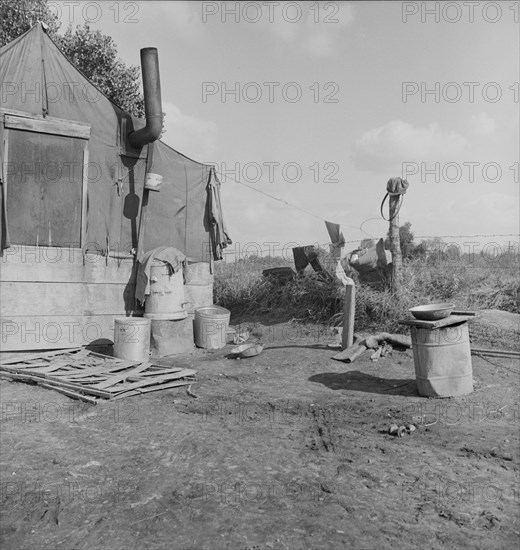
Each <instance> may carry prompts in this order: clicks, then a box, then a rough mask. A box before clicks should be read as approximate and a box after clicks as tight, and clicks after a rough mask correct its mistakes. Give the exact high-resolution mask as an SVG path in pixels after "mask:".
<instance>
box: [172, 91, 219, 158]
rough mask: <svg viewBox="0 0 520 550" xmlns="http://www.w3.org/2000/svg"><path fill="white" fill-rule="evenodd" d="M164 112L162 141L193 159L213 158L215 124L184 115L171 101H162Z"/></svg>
mask: <svg viewBox="0 0 520 550" xmlns="http://www.w3.org/2000/svg"><path fill="white" fill-rule="evenodd" d="M163 111H164V112H165V113H166V121H165V132H164V134H163V137H162V138H161V139H162V141H164V142H165V143H167V144H168V145H169V146H170V147H173V148H174V149H176V150H177V151H180V152H181V153H183V154H184V155H186V156H188V157H191V158H193V159H194V160H199V161H202V162H204V161H207V160H208V159H212V158H214V155H215V152H216V148H217V125H216V124H215V123H214V122H212V121H210V120H203V119H201V118H197V117H193V116H189V115H185V114H183V113H182V112H181V110H180V109H179V107H177V106H176V105H174V104H173V103H169V102H167V101H163Z"/></svg>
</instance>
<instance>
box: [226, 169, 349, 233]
mask: <svg viewBox="0 0 520 550" xmlns="http://www.w3.org/2000/svg"><path fill="white" fill-rule="evenodd" d="M217 175H218V176H219V177H220V178H224V177H225V178H230V179H231V180H233V181H234V182H235V183H239V184H240V185H243V186H244V187H247V188H248V189H251V190H252V191H256V192H257V193H260V194H261V195H265V196H266V197H269V198H270V199H273V200H275V201H278V202H280V203H282V204H284V205H285V206H288V207H289V208H294V209H295V210H299V211H300V212H303V213H304V214H307V215H308V216H312V217H313V218H316V219H318V220H320V221H322V222H326V221H330V220H326V219H325V218H322V217H321V216H318V215H317V214H314V213H312V212H309V211H308V210H305V209H304V208H300V207H299V206H296V205H295V204H291V203H290V202H287V201H286V200H285V199H281V198H279V197H275V196H274V195H271V194H270V193H266V192H265V191H262V190H261V189H257V188H256V187H253V186H252V185H248V184H247V183H244V182H243V181H239V180H236V179H235V178H233V177H231V176H229V175H226V176H223V175H222V174H221V173H219V172H217ZM337 225H340V226H341V227H350V228H351V229H359V227H357V226H355V225H348V224H345V223H338V224H337Z"/></svg>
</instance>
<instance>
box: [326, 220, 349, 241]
mask: <svg viewBox="0 0 520 550" xmlns="http://www.w3.org/2000/svg"><path fill="white" fill-rule="evenodd" d="M325 225H326V227H327V231H328V232H329V237H330V242H331V243H332V244H333V245H335V246H338V247H339V246H343V245H344V244H345V237H344V236H343V233H342V232H341V229H340V225H339V224H338V223H332V222H327V221H326V222H325Z"/></svg>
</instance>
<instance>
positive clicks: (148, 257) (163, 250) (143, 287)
mask: <svg viewBox="0 0 520 550" xmlns="http://www.w3.org/2000/svg"><path fill="white" fill-rule="evenodd" d="M154 260H160V261H162V262H164V263H166V264H168V265H169V266H170V269H171V270H172V271H173V272H174V273H175V272H177V271H179V269H183V268H184V266H185V264H186V256H185V255H184V254H183V253H182V252H181V251H180V250H177V249H176V248H173V247H171V246H159V247H158V248H154V249H153V250H150V251H149V252H147V253H146V254H144V255H143V256H142V257H141V259H140V260H139V267H138V268H137V280H136V284H135V298H136V300H138V301H139V302H140V303H141V304H144V301H145V297H146V295H147V294H150V268H151V267H152V263H153V261H154Z"/></svg>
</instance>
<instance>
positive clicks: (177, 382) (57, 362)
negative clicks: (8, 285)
mask: <svg viewBox="0 0 520 550" xmlns="http://www.w3.org/2000/svg"><path fill="white" fill-rule="evenodd" d="M196 372H197V371H195V370H192V369H188V368H177V367H169V366H164V365H157V364H153V363H140V362H136V361H127V360H124V359H117V358H115V357H109V356H108V355H102V354H100V353H96V352H93V351H89V350H87V349H85V348H75V349H71V350H59V351H51V352H45V353H34V354H31V355H24V356H23V357H13V358H11V359H3V360H2V364H1V365H0V375H1V376H2V377H7V378H10V379H12V380H20V381H23V382H29V383H36V384H38V385H39V386H42V387H44V388H49V389H53V390H56V391H58V392H60V393H63V394H65V395H68V396H69V397H72V398H75V399H81V400H82V401H87V402H88V403H97V402H98V401H100V400H104V399H110V400H113V399H122V398H123V397H129V396H131V395H139V394H142V393H147V392H151V391H158V390H164V389H168V388H174V387H177V386H186V385H190V384H193V382H194V381H195V374H196Z"/></svg>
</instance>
